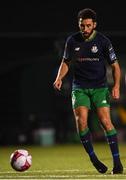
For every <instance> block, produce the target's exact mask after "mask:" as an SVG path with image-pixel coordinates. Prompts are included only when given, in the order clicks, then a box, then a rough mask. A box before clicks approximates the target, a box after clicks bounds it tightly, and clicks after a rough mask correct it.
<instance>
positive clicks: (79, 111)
mask: <svg viewBox="0 0 126 180" xmlns="http://www.w3.org/2000/svg"><path fill="white" fill-rule="evenodd" d="M88 111H89V109H88V108H87V107H85V106H80V107H77V108H76V109H74V110H73V112H74V115H75V120H76V126H77V130H78V131H83V130H84V129H85V128H87V119H88Z"/></svg>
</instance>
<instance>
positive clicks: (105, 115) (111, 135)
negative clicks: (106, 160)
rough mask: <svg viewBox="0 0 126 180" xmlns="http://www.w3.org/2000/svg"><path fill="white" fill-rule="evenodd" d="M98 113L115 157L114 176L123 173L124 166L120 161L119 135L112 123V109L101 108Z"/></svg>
mask: <svg viewBox="0 0 126 180" xmlns="http://www.w3.org/2000/svg"><path fill="white" fill-rule="evenodd" d="M97 112H98V117H99V120H100V121H101V123H102V125H103V127H104V129H105V134H106V138H107V141H108V144H109V146H110V149H111V153H112V157H113V170H112V174H120V173H123V166H122V163H121V160H120V153H119V147H118V139H117V133H116V130H115V128H114V126H113V124H112V122H111V118H110V108H109V107H100V108H97Z"/></svg>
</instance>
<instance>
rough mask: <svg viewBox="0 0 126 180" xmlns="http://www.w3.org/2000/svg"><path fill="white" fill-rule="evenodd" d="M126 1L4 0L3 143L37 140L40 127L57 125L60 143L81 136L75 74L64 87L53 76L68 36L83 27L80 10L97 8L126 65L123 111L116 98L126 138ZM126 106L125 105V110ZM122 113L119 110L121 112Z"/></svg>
mask: <svg viewBox="0 0 126 180" xmlns="http://www.w3.org/2000/svg"><path fill="white" fill-rule="evenodd" d="M123 3H124V1H120V2H119V1H117V2H115V1H105V0H102V1H97V0H92V1H81V0H79V1H74V2H72V1H70V2H69V1H48V0H46V1H9V2H7V1H4V2H0V105H1V108H0V121H1V126H0V144H4V145H6V144H18V143H19V144H22V143H25V144H26V143H28V144H34V143H36V141H35V133H36V132H38V130H40V129H49V128H53V130H54V131H55V141H56V142H58V143H64V142H76V135H75V133H76V128H75V124H74V117H73V114H72V109H71V100H70V88H71V86H70V82H71V81H70V78H69V77H66V79H65V80H64V86H63V90H62V92H61V93H58V92H55V90H54V89H53V82H54V80H55V77H56V73H57V70H58V67H59V64H60V62H61V56H62V50H63V47H64V42H65V39H66V37H67V36H68V35H69V34H71V33H72V32H74V31H77V30H78V23H77V13H78V11H79V10H81V9H83V8H87V7H89V8H93V9H94V10H95V11H96V12H97V16H98V20H97V21H98V26H97V29H98V30H99V31H101V32H103V33H105V34H106V35H107V36H108V37H109V38H110V39H111V40H112V43H113V46H114V48H115V50H116V51H117V54H118V57H119V59H120V65H121V66H122V89H121V92H122V95H121V99H120V101H119V108H120V107H121V108H122V109H121V110H123V113H124V116H123V118H122V116H121V115H122V113H121V115H120V109H119V108H118V109H119V111H118V112H119V114H118V113H117V111H116V108H117V103H116V102H112V106H113V109H114V108H115V111H114V110H113V113H112V115H113V117H114V118H113V119H114V123H115V125H116V126H117V128H118V129H119V132H120V133H119V135H120V136H121V140H124V141H125V133H122V132H125V124H126V122H125V121H126V120H125V113H126V112H125V111H126V110H125V102H126V101H125V90H126V88H125V77H126V76H125V70H126V69H125V67H126V61H125V59H126V53H125V52H126V51H125V42H126V21H125V17H126V10H125V5H124V4H123ZM121 112H122V111H121ZM116 113H117V114H116Z"/></svg>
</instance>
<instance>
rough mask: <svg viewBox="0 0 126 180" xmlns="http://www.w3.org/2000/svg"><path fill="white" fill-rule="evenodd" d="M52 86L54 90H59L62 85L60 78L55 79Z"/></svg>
mask: <svg viewBox="0 0 126 180" xmlns="http://www.w3.org/2000/svg"><path fill="white" fill-rule="evenodd" d="M53 86H54V88H55V89H56V90H59V91H60V90H61V86H62V80H61V79H56V80H55V82H54V83H53Z"/></svg>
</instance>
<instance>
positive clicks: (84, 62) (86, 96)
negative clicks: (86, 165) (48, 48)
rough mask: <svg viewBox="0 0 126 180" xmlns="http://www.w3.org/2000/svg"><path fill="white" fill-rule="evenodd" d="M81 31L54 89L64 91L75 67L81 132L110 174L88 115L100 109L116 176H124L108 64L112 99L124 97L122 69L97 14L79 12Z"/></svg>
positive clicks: (68, 45)
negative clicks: (96, 145)
mask: <svg viewBox="0 0 126 180" xmlns="http://www.w3.org/2000/svg"><path fill="white" fill-rule="evenodd" d="M78 25H79V31H78V32H75V33H73V34H72V35H70V36H69V37H68V38H67V40H66V44H65V48H64V55H63V59H62V62H61V64H60V67H59V70H58V73H57V77H56V80H55V82H54V88H56V89H57V90H61V86H62V80H63V78H64V77H65V75H66V74H67V72H68V70H69V68H70V65H71V64H72V67H73V82H72V107H73V112H74V115H75V119H76V125H77V131H78V133H79V137H80V140H81V143H82V144H83V146H84V148H85V150H86V152H87V154H88V155H89V158H90V160H91V162H92V164H93V165H94V167H95V168H96V169H97V171H98V172H100V173H105V172H106V171H107V169H108V168H107V167H106V165H104V164H103V163H102V162H101V161H100V160H99V159H98V157H97V155H96V153H95V151H94V148H93V145H92V141H91V133H90V130H89V127H88V123H87V121H88V113H89V110H90V109H91V105H93V107H95V108H96V111H97V115H98V118H99V120H100V122H101V125H102V127H103V129H104V132H105V136H106V139H107V141H108V144H109V146H110V150H111V153H112V157H113V169H112V172H111V173H112V174H121V173H123V166H122V163H121V160H120V154H119V147H118V140H117V132H116V129H115V127H114V125H113V123H112V121H111V117H110V92H109V89H108V84H107V77H106V68H107V67H106V61H107V62H108V64H109V65H110V67H111V68H112V76H113V77H112V78H113V82H114V83H113V88H112V92H111V94H112V97H113V98H114V99H116V100H117V99H119V97H120V76H121V75H120V74H121V72H120V66H119V63H118V61H117V57H116V54H115V51H114V49H113V46H112V43H111V41H110V40H109V39H108V38H107V37H106V36H105V35H103V34H102V33H100V32H98V31H96V26H97V14H96V12H95V11H94V10H92V9H90V8H86V9H82V10H80V11H79V12H78Z"/></svg>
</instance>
